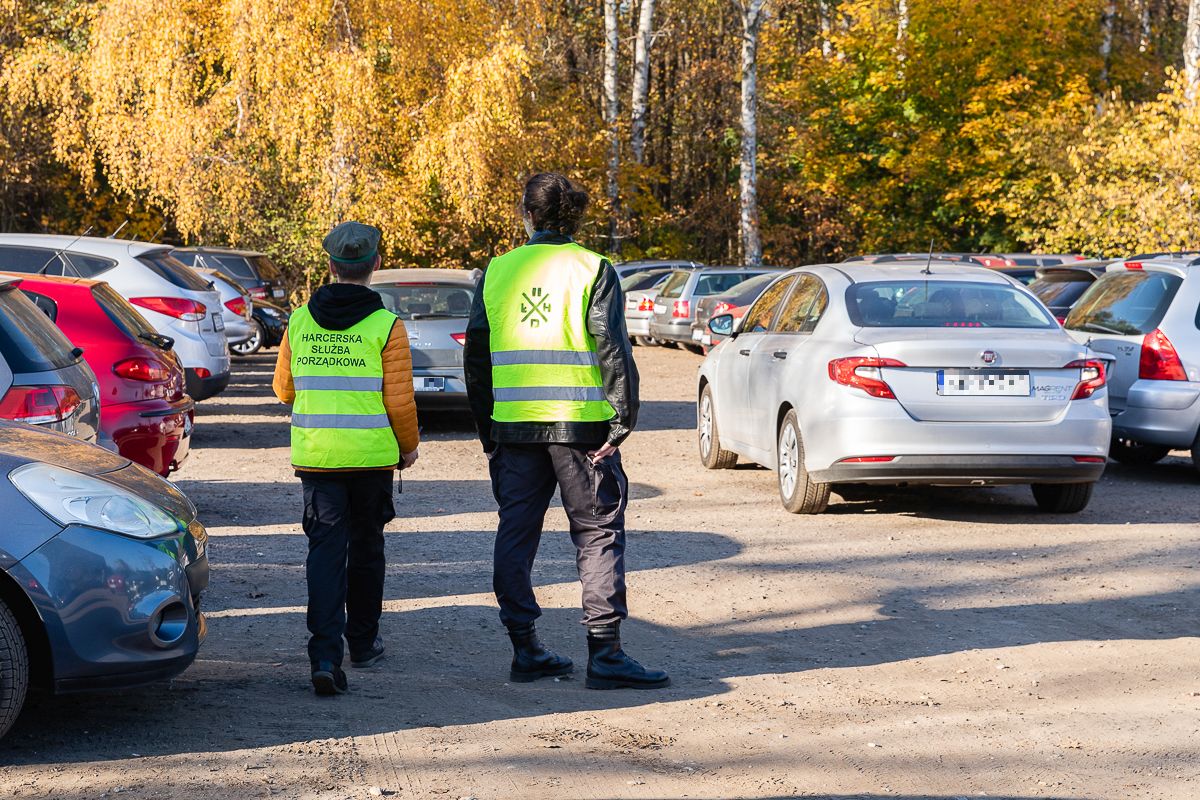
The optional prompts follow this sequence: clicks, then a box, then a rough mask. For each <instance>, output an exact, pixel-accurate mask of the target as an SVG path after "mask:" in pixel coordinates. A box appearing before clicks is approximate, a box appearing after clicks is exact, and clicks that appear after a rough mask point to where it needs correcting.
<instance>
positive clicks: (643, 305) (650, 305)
mask: <svg viewBox="0 0 1200 800" xmlns="http://www.w3.org/2000/svg"><path fill="white" fill-rule="evenodd" d="M653 310H654V301H653V300H651V299H650V298H649V297H643V298H642V302H640V303H638V311H653Z"/></svg>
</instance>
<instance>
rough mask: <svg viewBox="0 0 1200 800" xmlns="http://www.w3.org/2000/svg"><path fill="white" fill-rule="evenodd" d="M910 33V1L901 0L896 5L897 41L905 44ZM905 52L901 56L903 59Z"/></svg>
mask: <svg viewBox="0 0 1200 800" xmlns="http://www.w3.org/2000/svg"><path fill="white" fill-rule="evenodd" d="M907 33H908V0H900V1H899V3H897V4H896V41H897V42H900V43H903V42H904V36H905V34H907ZM903 52H904V51H903V50H901V56H902V57H903Z"/></svg>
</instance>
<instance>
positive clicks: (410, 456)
mask: <svg viewBox="0 0 1200 800" xmlns="http://www.w3.org/2000/svg"><path fill="white" fill-rule="evenodd" d="M419 455H420V454H419V453H418V452H417V451H416V450H413V451H412V452H411V453H402V454H401V456H400V469H401V471H403V470H406V469H408V468H409V467H411V466H412V465H413V464H415V463H417V457H418V456H419Z"/></svg>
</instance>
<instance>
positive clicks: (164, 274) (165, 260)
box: [137, 250, 209, 292]
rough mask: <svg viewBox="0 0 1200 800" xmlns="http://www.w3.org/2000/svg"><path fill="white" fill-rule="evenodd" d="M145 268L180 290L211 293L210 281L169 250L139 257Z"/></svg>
mask: <svg viewBox="0 0 1200 800" xmlns="http://www.w3.org/2000/svg"><path fill="white" fill-rule="evenodd" d="M137 260H138V261H140V262H141V263H142V264H144V265H145V266H147V267H149V268H150V270H151V271H152V272H154V273H155V274H156V275H158V276H159V277H161V278H165V279H166V280H168V281H170V282H171V283H172V284H173V285H175V286H178V287H179V288H180V289H190V290H192V291H196V292H207V291H209V285H208V283H209V282H208V281H206V280H204V278H202V277H201V276H200V275H197V274H196V271H195V270H194V269H192V268H191V267H189V266H188V265H187V264H184V263H183V262H182V261H180V260H179V259H177V258H175V257H174V256H173V255H171V253H170V251H168V250H156V251H154V252H150V253H143V254H142V255H140V256H138V257H137Z"/></svg>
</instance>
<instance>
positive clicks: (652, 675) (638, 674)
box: [587, 624, 671, 689]
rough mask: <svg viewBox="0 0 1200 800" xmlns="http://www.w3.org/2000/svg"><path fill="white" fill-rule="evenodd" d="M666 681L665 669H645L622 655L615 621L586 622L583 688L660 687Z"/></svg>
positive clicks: (623, 652) (668, 684) (667, 684)
mask: <svg viewBox="0 0 1200 800" xmlns="http://www.w3.org/2000/svg"><path fill="white" fill-rule="evenodd" d="M670 685H671V679H670V678H669V677H668V676H667V673H665V672H663V671H662V670H658V669H646V668H645V667H643V666H642V665H641V664H639V663H638V662H636V661H634V660H633V659H632V658H630V657H629V656H627V655H625V651H623V650H622V649H621V628H620V626H619V625H617V624H613V625H593V626H588V667H587V688H589V689H662V688H663V687H664V686H670Z"/></svg>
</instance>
